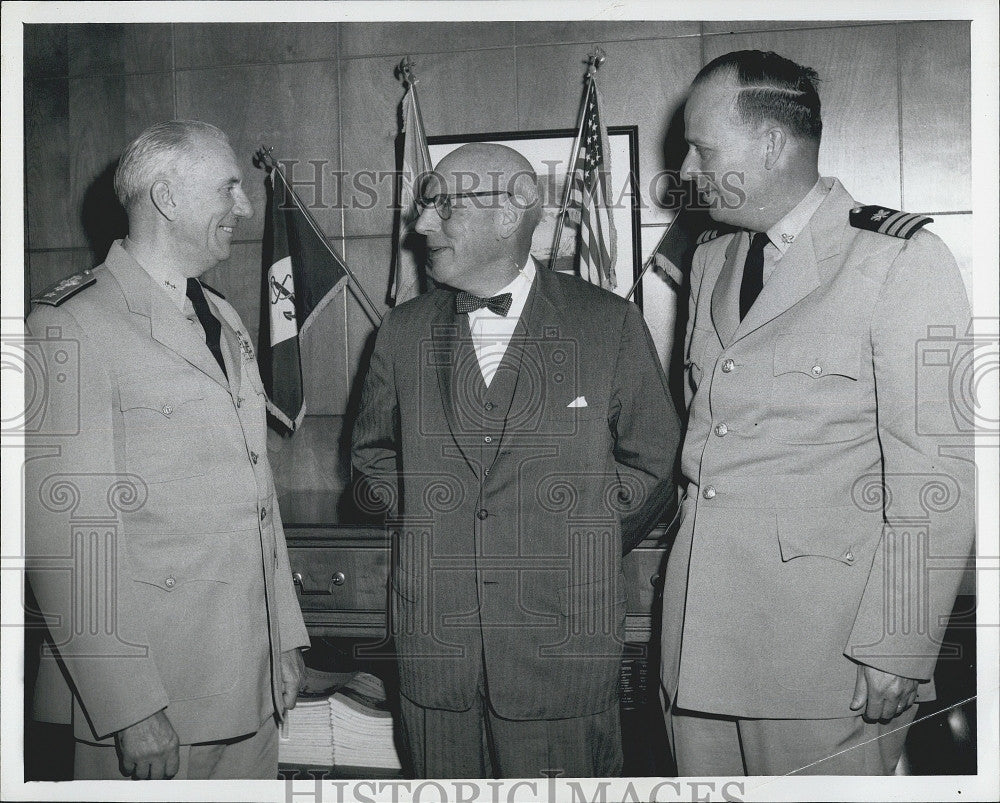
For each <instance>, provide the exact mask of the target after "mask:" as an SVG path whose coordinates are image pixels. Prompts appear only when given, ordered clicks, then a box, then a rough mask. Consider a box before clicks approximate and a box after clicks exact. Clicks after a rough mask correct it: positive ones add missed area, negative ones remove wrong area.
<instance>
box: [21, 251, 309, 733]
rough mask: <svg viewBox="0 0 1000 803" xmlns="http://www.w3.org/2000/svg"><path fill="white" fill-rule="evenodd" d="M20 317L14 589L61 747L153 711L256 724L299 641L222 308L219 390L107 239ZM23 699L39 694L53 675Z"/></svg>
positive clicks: (244, 353)
mask: <svg viewBox="0 0 1000 803" xmlns="http://www.w3.org/2000/svg"><path fill="white" fill-rule="evenodd" d="M93 277H94V278H96V282H95V283H93V285H92V286H90V287H86V288H85V289H82V290H81V291H80V292H78V293H77V294H76V295H74V296H73V297H72V298H69V299H67V300H66V301H64V302H63V303H62V304H60V305H58V306H47V305H39V306H38V307H37V308H36V309H35V310H34V311H33V312H32V313H31V315H29V316H28V321H27V326H28V329H29V333H30V335H29V336H30V338H34V339H36V346H37V348H36V350H37V352H38V354H39V356H40V362H41V363H42V364H43V365H44V375H45V376H46V378H47V383H46V385H45V389H44V393H45V397H44V398H41V399H40V401H41V404H42V407H41V408H40V410H41V411H40V412H39V413H38V416H37V419H36V420H37V422H38V423H37V426H35V429H36V430H37V432H36V433H35V434H34V435H33V437H31V438H30V439H29V442H28V460H27V469H26V495H25V500H26V514H27V517H26V537H27V554H28V556H29V560H28V568H29V576H30V579H31V584H32V588H33V590H34V592H35V595H36V597H37V599H38V601H39V604H40V606H41V608H42V610H43V611H44V613H45V615H46V619H47V622H48V625H49V629H50V632H51V635H52V638H53V641H54V643H55V645H56V647H57V650H58V652H59V655H60V657H61V659H62V661H63V664H64V666H65V668H66V669H67V670H68V674H69V677H70V679H71V681H72V685H73V688H74V699H75V708H74V725H75V732H76V735H77V738H80V739H85V740H89V741H95V740H98V739H101V738H104V737H108V736H109V735H110V734H113V733H114V732H115V731H117V730H119V729H121V728H124V727H126V726H129V725H132V724H133V723H135V722H138V721H139V720H141V719H144V718H145V717H147V716H149V715H151V714H153V713H155V712H156V711H158V710H160V709H163V708H165V709H166V711H165V713H166V715H167V716H168V718H169V719H170V721H171V723H172V725H173V727H174V729H175V730H176V731H177V734H178V736H179V737H180V741H181V743H182V744H185V743H193V742H203V741H210V740H219V739H224V738H228V737H233V736H238V735H241V734H246V733H252V732H254V731H256V730H257V729H258V728H259V726H260V724H261V722H262V721H264V720H265V719H266V718H267V717H268V716H272V715H273V714H274V713H275V711H276V710H277V712H278V714H281V713H283V712H282V708H281V702H280V701H281V693H282V685H281V676H280V663H279V656H280V654H281V652H282V651H284V650H289V649H292V648H295V647H299V646H305V645H308V637H307V634H306V631H305V626H304V624H303V620H302V614H301V611H300V609H299V605H298V602H297V600H296V595H295V591H294V588H293V586H292V581H291V573H290V570H289V565H288V555H287V552H286V547H285V539H284V533H283V530H282V525H281V519H280V515H279V512H278V505H277V500H276V498H275V492H274V485H273V482H272V477H271V472H270V468H269V464H268V459H267V446H266V441H265V438H266V428H265V412H264V393H263V389H262V385H261V381H260V376H259V374H258V371H257V366H256V363H255V360H254V358H253V350H252V347H251V346H250V338H249V335H248V333H247V331H246V329H245V328H244V327H243V325H242V323H241V322H240V320H239V318H238V316H237V314H236V311H235V310H234V309H233V308H232V307H231V306H230V305H229V304H228V303H226V302H225V301H224V300H222V299H221V298H220V297H219V296H217V295H215V294H213V293H207V297H208V299H209V304H210V306H211V307H212V308H213V312H214V314H215V316H216V317H217V318H218V319H219V320H220V322H221V324H222V352H223V355H224V358H225V363H226V369H227V372H228V377H229V379H228V381H227V380H226V377H225V376H224V375H223V373H222V371H221V370H220V369H219V366H218V363H216V361H215V359H214V358H213V357H212V355H211V353H210V352H209V350H208V348H207V346H206V345H205V339H204V334H203V332H202V330H201V327H200V326H199V325H198V323H197V321H196V320H195V321H189V320H188V319H186V318H185V317H184V315H183V314H182V313H181V311H180V310H179V309H178V308H177V307H176V305H175V304H174V303H173V302H172V301H171V300H170V298H168V296H167V295H166V294H165V293H163V292H162V291H161V290H159V289H158V288H157V287H156V285H155V284H154V283H153V281H152V280H151V279H150V278H149V276H148V274H146V272H145V271H143V270H142V269H141V268H140V267H139V265H137V264H136V263H135V262H134V261H133V260H132V259H131V257H130V256H129V255H128V254H127V253H126V252H125V250H124V249H123V248H122V247H121V244H120V243H115V244H114V245H112V247H111V250H110V252H109V254H108V257H107V261H106V262H105V263H104V264H103V265H101V266H100V267H98V268H96V269H95V270H94V271H93ZM39 684H40V685H39V690H38V699H39V700H40V701H41V702H42V703H43V704H45V703H48V704H49V705H48V706H47V707H49V708H51V707H52V706H51V702H52V701H53V700H55V699H56V698H57V697H58V694H59V690H58V688H57V687H56V685H54V679H53V676H52V674H48V675H47V677H40V680H39Z"/></svg>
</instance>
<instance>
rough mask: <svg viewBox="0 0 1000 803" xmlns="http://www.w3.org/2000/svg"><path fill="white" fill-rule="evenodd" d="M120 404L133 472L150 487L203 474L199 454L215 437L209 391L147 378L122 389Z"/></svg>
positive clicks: (173, 380)
mask: <svg viewBox="0 0 1000 803" xmlns="http://www.w3.org/2000/svg"><path fill="white" fill-rule="evenodd" d="M119 401H120V404H119V406H120V408H121V414H122V419H123V422H124V428H125V461H126V466H127V469H128V471H129V472H131V473H133V474H136V475H138V476H140V477H142V479H143V480H144V481H145V482H147V483H158V482H169V481H171V480H178V479H185V478H190V477H200V476H202V475H204V473H205V470H204V466H203V465H202V464H201V463H200V462H199V460H198V454H199V453H200V452H202V451H203V450H204V449H205V448H206V444H208V448H211V446H210V444H211V441H212V438H213V437H214V433H213V431H212V429H213V428H212V427H211V421H210V418H209V417H208V416H207V415H206V414H205V413H206V410H205V394H204V392H202V391H201V390H200V389H198V388H197V386H191V385H190V383H189V382H188V383H185V382H184V381H183V380H181V379H180V378H178V377H173V378H171V377H157V378H155V379H145V378H143V379H140V380H136V381H134V382H131V383H129V384H126V385H123V386H122V387H121V389H120V391H119Z"/></svg>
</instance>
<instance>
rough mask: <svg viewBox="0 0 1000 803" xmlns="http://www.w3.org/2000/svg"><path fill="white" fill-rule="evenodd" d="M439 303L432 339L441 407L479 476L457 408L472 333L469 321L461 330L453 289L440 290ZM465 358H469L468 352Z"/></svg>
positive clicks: (454, 435) (464, 456)
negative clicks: (461, 368) (462, 367)
mask: <svg viewBox="0 0 1000 803" xmlns="http://www.w3.org/2000/svg"><path fill="white" fill-rule="evenodd" d="M435 303H436V304H437V312H436V314H435V316H434V318H433V319H432V320H431V339H432V340H433V341H434V352H435V355H436V356H435V362H436V363H437V380H438V390H439V391H440V393H441V409H442V410H443V411H444V417H445V420H446V421H447V423H448V429H449V430H450V431H451V435H452V438H453V439H454V441H455V444H456V445H457V446H458V449H459V451H460V452H461V453H462V457H463V458H464V459H465V462H466V463H468V465H469V468H470V469H472V472H473V473H474V474H475V475H476V476H479V469H478V466H477V461H476V460H475V459H473V457H471V456H470V454H469V453H468V452H467V451H466V449H467V448H468V446H469V445H468V444H463V443H462V438H461V437H460V434H461V433H462V432H463V428H462V426H461V422H460V421H459V420H458V413H457V411H456V409H455V398H456V394H457V393H458V392H459V391H458V388H457V386H456V384H455V382H456V376H455V374H456V371H455V368H456V366H458V365H461V361H462V360H463V355H462V349H463V346H467V347H468V348H469V349H470V350H471V349H472V341H471V339H470V337H469V334H468V324H467V323H466V324H465V331H464V333H463V332H462V331H460V326H461V324H462V323H463V321H462V320H461V318H460V317H459V316H458V315H456V313H455V301H454V296H453V295H452V294H451V293H448V292H445V291H442V292H440V293H439V296H438V299H437V300H436V302H435ZM463 334H464V336H463ZM465 359H466V360H468V359H469V358H468V356H467V355H466V356H465ZM472 360H473V361H475V352H473V354H472Z"/></svg>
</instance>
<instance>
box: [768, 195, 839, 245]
mask: <svg viewBox="0 0 1000 803" xmlns="http://www.w3.org/2000/svg"><path fill="white" fill-rule="evenodd" d="M831 186H832V184H831V183H830V181H829V180H827V179H823V178H820V179H819V180H817V182H816V183H815V184H813V187H812V189H811V190H809V192H807V193H806V196H805V197H804V198H803V199H802V200H801V201H799V202H798V203H797V204H796V205H795V207H794V208H793V209H792V211H790V212H789V213H788V214H787V215H785V216H784V217H783V218H782V219H781V220H779V221H778V222H777V223H775V224H774V225H773V226H771V228H769V229H768V230H767V238H768V239H769V240H770V241H771V243H772V244H773V245H774V247H775V248H777V249H778V252H779V253H781V254H784V253H785V252H786V251H787V250H788V249H789V247H791V245H792V243H794V242H795V240H796V238H797V237H798V236H799V234H801V233H802V229H804V228H805V227H806V224H807V223H808V222H809V219H810V218H811V217H812V216H813V215H814V214H815V213H816V210H817V209H819V207H820V204H822V203H823V201H824V200H825V199H826V196H827V194H828V193H829V192H830V188H831Z"/></svg>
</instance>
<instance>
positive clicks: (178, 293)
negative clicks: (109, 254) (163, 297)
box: [122, 240, 194, 315]
mask: <svg viewBox="0 0 1000 803" xmlns="http://www.w3.org/2000/svg"><path fill="white" fill-rule="evenodd" d="M127 242H128V241H127V240H124V241H123V242H122V246H123V247H124V248H125V251H126V252H127V253H128V255H129V256H130V257H131V258H132V261H133V262H135V264H136V265H138V266H139V267H140V268H142V269H143V270H144V271H146V273H147V274H149V278H150V279H152V280H153V284H155V285H156V286H157V287H159V288H160V290H162V291H163V292H164V293H166V294H167V296H168V297H169V298H170V300H171V301H172V302H173V303H174V304H175V305H176V306H177V308H178V309H179V310H180V311H181V312H182V313H184V314H185V315H193V314H194V305H193V304H192V303H191V300H190V299H189V298H188V297H187V278H186V277H184V276H181V275H180V273H178V272H177V271H175V270H171V269H169V268H167V267H165V266H163V265H156V264H153V265H146V264H143V263H142V262H140V261H139V260H138V259H136V257H135V254H133V253H132V252H131V251H129V250H128V247H127Z"/></svg>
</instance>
